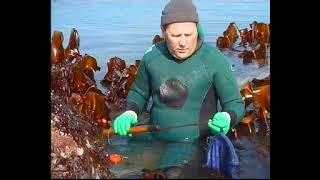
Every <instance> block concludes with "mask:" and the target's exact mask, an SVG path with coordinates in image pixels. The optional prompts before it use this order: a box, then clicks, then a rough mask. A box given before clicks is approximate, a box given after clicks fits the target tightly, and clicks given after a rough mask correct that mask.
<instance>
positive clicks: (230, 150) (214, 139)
mask: <svg viewBox="0 0 320 180" xmlns="http://www.w3.org/2000/svg"><path fill="white" fill-rule="evenodd" d="M208 148H209V150H208V157H207V166H208V168H209V169H210V170H211V171H215V172H219V173H221V174H223V175H225V176H226V177H227V178H232V179H239V176H238V168H239V158H238V156H237V154H236V151H235V149H234V146H233V144H232V143H231V141H230V140H229V138H228V137H227V136H226V135H224V134H223V133H219V134H217V135H215V136H210V138H209V145H208Z"/></svg>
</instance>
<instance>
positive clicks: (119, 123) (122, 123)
mask: <svg viewBox="0 0 320 180" xmlns="http://www.w3.org/2000/svg"><path fill="white" fill-rule="evenodd" d="M137 122H138V119H137V114H136V113H135V112H134V111H126V112H124V113H122V114H121V115H120V116H118V117H117V118H116V119H115V121H114V123H113V130H114V132H115V133H116V134H119V135H120V136H126V135H129V136H132V135H131V134H128V132H129V130H130V128H131V127H132V126H133V125H135V124H136V123H137Z"/></svg>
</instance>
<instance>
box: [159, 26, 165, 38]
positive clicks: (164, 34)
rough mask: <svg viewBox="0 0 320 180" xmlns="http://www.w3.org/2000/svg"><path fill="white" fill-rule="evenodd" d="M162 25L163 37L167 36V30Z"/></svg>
mask: <svg viewBox="0 0 320 180" xmlns="http://www.w3.org/2000/svg"><path fill="white" fill-rule="evenodd" d="M160 27H161V32H162V37H163V38H165V34H166V33H165V32H166V30H165V29H164V27H163V26H160Z"/></svg>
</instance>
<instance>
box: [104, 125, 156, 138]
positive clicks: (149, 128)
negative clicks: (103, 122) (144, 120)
mask: <svg viewBox="0 0 320 180" xmlns="http://www.w3.org/2000/svg"><path fill="white" fill-rule="evenodd" d="M153 131H160V127H159V126H158V125H143V126H134V127H132V128H131V129H130V130H129V133H131V134H141V133H147V132H153ZM103 135H104V136H106V137H108V136H109V137H110V136H114V135H116V134H115V132H114V130H113V128H109V129H105V130H103Z"/></svg>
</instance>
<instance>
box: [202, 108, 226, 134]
mask: <svg viewBox="0 0 320 180" xmlns="http://www.w3.org/2000/svg"><path fill="white" fill-rule="evenodd" d="M230 121H231V118H230V115H229V114H228V113H227V112H218V113H216V114H215V115H214V116H213V119H209V121H208V126H209V129H210V131H211V133H213V134H218V133H220V132H221V130H222V132H223V133H224V134H227V133H228V131H229V129H230Z"/></svg>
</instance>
